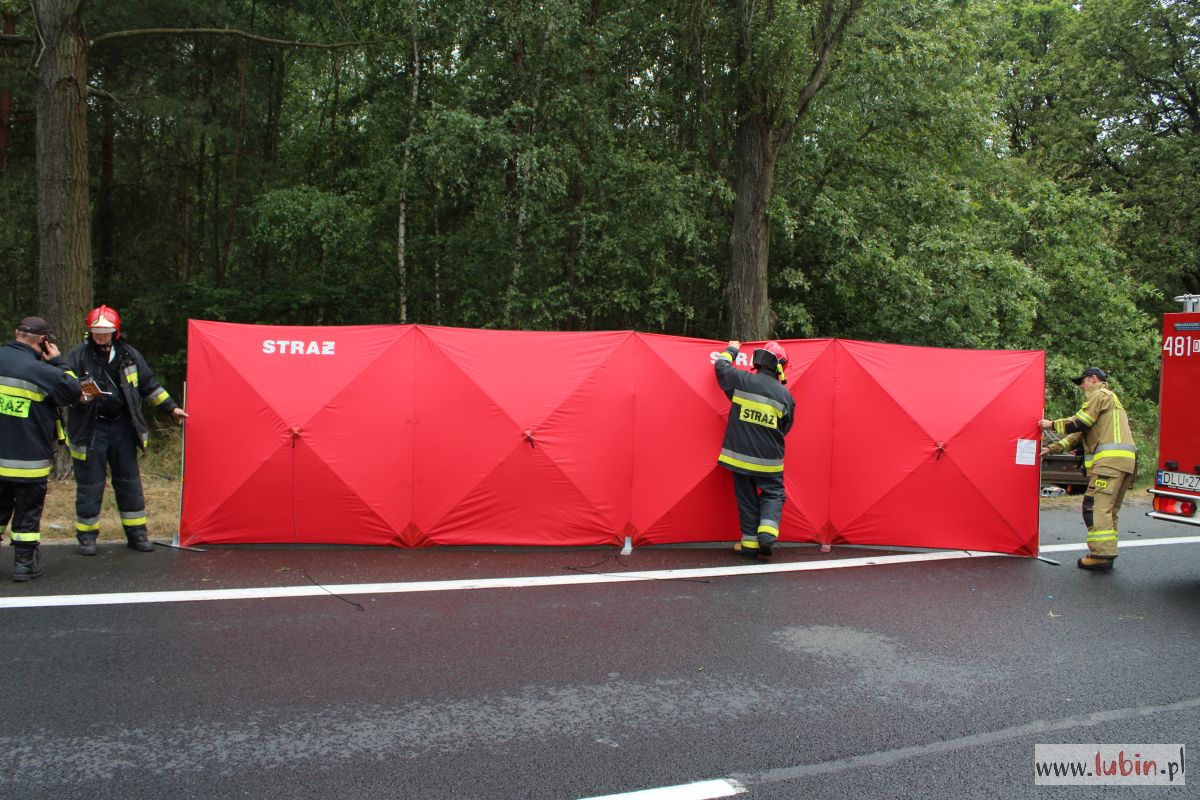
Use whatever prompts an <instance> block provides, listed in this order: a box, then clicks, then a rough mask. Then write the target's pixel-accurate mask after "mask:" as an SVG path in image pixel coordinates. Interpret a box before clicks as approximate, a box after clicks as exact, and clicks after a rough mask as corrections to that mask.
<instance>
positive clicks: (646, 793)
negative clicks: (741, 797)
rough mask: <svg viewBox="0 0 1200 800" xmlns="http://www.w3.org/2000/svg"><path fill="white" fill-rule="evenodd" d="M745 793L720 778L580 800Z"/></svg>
mask: <svg viewBox="0 0 1200 800" xmlns="http://www.w3.org/2000/svg"><path fill="white" fill-rule="evenodd" d="M745 793H746V789H745V788H744V787H743V786H742V785H741V784H740V783H738V782H737V781H733V780H729V779H726V778H722V779H720V780H714V781H698V782H696V783H685V784H681V785H679V786H663V787H661V788H658V789H642V790H641V791H639V792H626V793H624V794H606V795H603V796H596V797H584V798H582V800H711V798H714V797H732V796H734V795H735V794H745Z"/></svg>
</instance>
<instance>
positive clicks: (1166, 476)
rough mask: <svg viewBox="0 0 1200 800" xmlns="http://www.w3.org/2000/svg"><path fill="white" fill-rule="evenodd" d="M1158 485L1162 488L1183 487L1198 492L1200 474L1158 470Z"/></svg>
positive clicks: (1199, 489)
mask: <svg viewBox="0 0 1200 800" xmlns="http://www.w3.org/2000/svg"><path fill="white" fill-rule="evenodd" d="M1158 485H1159V486H1161V487H1163V488H1164V489H1184V490H1186V491H1189V492H1200V475H1188V474H1187V473H1186V472H1167V471H1166V470H1163V469H1160V470H1159V471H1158Z"/></svg>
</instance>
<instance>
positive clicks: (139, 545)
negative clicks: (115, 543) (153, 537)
mask: <svg viewBox="0 0 1200 800" xmlns="http://www.w3.org/2000/svg"><path fill="white" fill-rule="evenodd" d="M126 538H127V539H128V541H127V542H125V546H126V547H128V548H129V549H130V550H137V551H138V552H139V553H153V552H154V542H151V541H150V539H149V538H147V536H146V532H145V531H138V532H137V533H131V534H128V535H127V536H126Z"/></svg>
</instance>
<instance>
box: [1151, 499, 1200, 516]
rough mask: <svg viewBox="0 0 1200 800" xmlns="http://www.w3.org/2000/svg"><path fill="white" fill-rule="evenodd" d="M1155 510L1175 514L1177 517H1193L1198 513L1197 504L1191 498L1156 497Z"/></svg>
mask: <svg viewBox="0 0 1200 800" xmlns="http://www.w3.org/2000/svg"><path fill="white" fill-rule="evenodd" d="M1154 510H1155V511H1158V512H1161V513H1163V514H1174V515H1175V516H1177V517H1191V516H1194V515H1195V513H1196V504H1195V503H1194V502H1193V501H1191V500H1177V499H1175V498H1173V497H1155V498H1154Z"/></svg>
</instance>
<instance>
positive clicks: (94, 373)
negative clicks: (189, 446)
mask: <svg viewBox="0 0 1200 800" xmlns="http://www.w3.org/2000/svg"><path fill="white" fill-rule="evenodd" d="M85 325H86V327H87V334H86V339H85V341H84V342H83V343H82V344H80V345H77V346H76V347H75V348H73V349H72V350H71V352H70V353H68V354H67V363H68V364H69V365H70V367H71V369H72V371H74V373H75V374H76V375H77V376H79V378H80V379H81V380H84V381H85V385H86V381H87V379H91V380H92V381H95V383H96V385H97V387H98V388H99V390H100V391H101V392H102V394H100V395H99V396H98V397H97V398H96V399H95V401H94V402H92V403H89V404H83V403H78V404H76V405H75V406H74V407H72V409H71V413H70V418H69V421H68V426H67V439H68V446H69V447H70V450H71V457H72V463H73V464H74V466H75V537H76V539H78V540H79V553H80V555H85V556H94V555H96V538H97V536H98V535H99V533H100V501H101V500H102V499H103V497H104V480H105V468H106V467H107V468H108V469H110V470H111V477H112V487H113V494H114V495H116V498H117V510H118V511H119V512H120V514H121V526H122V528H124V531H125V539H126V543H127V545H128V546H129V547H130V548H131V549H133V550H137V551H139V552H142V553H149V552H152V551H153V550H154V544H153V543H152V542H151V541H150V540H149V538H148V536H147V535H146V501H145V498H144V496H143V495H142V478H141V474H140V472H139V471H138V450H139V448H140V449H145V447H146V442H147V441H148V440H149V432H150V429H149V426H148V425H147V424H146V419H145V417H144V416H142V401H143V400H147V401H149V402H150V404H151V405H152V406H154V407H156V408H159V409H161V410H163V411H166V412H168V413H170V414H171V415H172V416H173V417H174V418H175V420H176V421H177V422H179V424H181V425H182V424H183V420H184V419H185V418H186V417H187V413H185V412H184V410H183V409H182V408H180V407H179V406H178V405H177V404H176V403H175V401H174V400H172V399H171V396H170V395H169V394H167V390H166V389H164V388H162V387H161V386H159V384H158V381H156V380H155V379H154V373H153V372H151V371H150V367H149V366H148V365H147V364H146V360H145V359H144V358H142V354H141V353H139V352H138V351H137V350H135V349H133V348H132V347H130V346H129V345H128V344H127V343H126V342H124V341H122V340H121V317H120V315H118V314H117V312H116V311H115V310H114V309H112V308H109V307H108V306H99V307H97V308H94V309H92V312H91V313H90V314H88V316H87V320H86V322H85Z"/></svg>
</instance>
